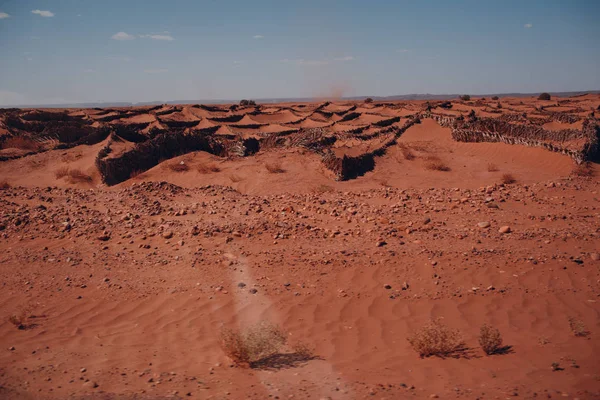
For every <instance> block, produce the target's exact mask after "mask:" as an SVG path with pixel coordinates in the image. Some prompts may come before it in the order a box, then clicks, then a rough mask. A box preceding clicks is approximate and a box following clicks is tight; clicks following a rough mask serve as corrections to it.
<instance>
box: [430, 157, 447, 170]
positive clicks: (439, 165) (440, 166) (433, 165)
mask: <svg viewBox="0 0 600 400" xmlns="http://www.w3.org/2000/svg"><path fill="white" fill-rule="evenodd" d="M425 168H427V169H429V170H432V171H450V167H448V166H447V165H446V164H445V163H444V162H443V161H442V160H440V159H439V157H437V156H428V157H426V158H425Z"/></svg>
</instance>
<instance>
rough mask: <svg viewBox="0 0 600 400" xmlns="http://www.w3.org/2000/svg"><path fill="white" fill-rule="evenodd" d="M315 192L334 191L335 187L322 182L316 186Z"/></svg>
mask: <svg viewBox="0 0 600 400" xmlns="http://www.w3.org/2000/svg"><path fill="white" fill-rule="evenodd" d="M314 192H315V193H317V194H322V193H329V192H333V187H331V186H329V185H324V184H321V185H319V186H317V187H316V188H314Z"/></svg>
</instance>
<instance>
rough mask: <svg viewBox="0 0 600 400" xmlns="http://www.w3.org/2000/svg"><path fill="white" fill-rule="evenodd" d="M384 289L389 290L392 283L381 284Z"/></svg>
mask: <svg viewBox="0 0 600 400" xmlns="http://www.w3.org/2000/svg"><path fill="white" fill-rule="evenodd" d="M383 288H384V289H387V290H390V289H391V288H392V285H383Z"/></svg>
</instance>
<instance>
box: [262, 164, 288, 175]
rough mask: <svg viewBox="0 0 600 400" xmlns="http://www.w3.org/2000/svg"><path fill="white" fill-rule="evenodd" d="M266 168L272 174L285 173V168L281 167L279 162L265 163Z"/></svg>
mask: <svg viewBox="0 0 600 400" xmlns="http://www.w3.org/2000/svg"><path fill="white" fill-rule="evenodd" d="M265 168H266V169H267V171H269V173H271V174H283V173H284V172H285V169H283V168H282V167H281V164H279V163H274V164H269V163H267V164H265Z"/></svg>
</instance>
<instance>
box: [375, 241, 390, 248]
mask: <svg viewBox="0 0 600 400" xmlns="http://www.w3.org/2000/svg"><path fill="white" fill-rule="evenodd" d="M386 244H387V243H386V242H385V240H378V241H377V243H375V246H377V247H382V246H385V245H386Z"/></svg>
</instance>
